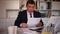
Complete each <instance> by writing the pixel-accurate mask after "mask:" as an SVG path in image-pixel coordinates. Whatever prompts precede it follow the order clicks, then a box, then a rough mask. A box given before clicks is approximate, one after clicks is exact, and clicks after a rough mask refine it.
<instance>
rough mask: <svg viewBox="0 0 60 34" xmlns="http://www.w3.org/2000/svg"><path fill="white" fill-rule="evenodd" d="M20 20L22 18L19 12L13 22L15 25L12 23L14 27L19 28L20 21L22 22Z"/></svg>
mask: <svg viewBox="0 0 60 34" xmlns="http://www.w3.org/2000/svg"><path fill="white" fill-rule="evenodd" d="M21 18H22V17H21V12H19V13H18V17H17V19H16V20H15V23H14V25H15V26H18V27H20V24H21V20H22V19H21Z"/></svg>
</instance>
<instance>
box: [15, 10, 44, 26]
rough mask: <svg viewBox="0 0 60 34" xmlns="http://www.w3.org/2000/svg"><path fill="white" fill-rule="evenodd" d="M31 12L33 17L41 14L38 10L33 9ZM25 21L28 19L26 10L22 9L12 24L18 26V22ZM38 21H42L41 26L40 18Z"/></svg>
mask: <svg viewBox="0 0 60 34" xmlns="http://www.w3.org/2000/svg"><path fill="white" fill-rule="evenodd" d="M33 14H34V18H39V17H41V14H40V13H39V12H36V11H34V12H33ZM27 21H28V18H27V10H23V11H20V12H19V14H18V17H17V19H16V21H15V24H14V25H15V26H18V27H20V24H21V23H22V22H24V23H27ZM40 22H41V23H42V26H43V22H42V20H40Z"/></svg>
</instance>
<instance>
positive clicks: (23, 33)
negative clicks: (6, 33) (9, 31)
mask: <svg viewBox="0 0 60 34" xmlns="http://www.w3.org/2000/svg"><path fill="white" fill-rule="evenodd" d="M17 34H40V33H39V32H36V31H32V30H29V29H28V28H18V31H17Z"/></svg>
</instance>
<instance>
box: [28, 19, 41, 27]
mask: <svg viewBox="0 0 60 34" xmlns="http://www.w3.org/2000/svg"><path fill="white" fill-rule="evenodd" d="M40 20H41V18H29V19H28V22H27V24H28V27H36V25H37V24H38V23H39V22H40Z"/></svg>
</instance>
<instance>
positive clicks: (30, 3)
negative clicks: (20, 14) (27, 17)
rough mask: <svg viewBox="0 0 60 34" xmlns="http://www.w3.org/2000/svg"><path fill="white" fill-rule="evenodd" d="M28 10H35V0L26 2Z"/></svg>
mask: <svg viewBox="0 0 60 34" xmlns="http://www.w3.org/2000/svg"><path fill="white" fill-rule="evenodd" d="M26 7H27V10H28V11H29V12H30V13H31V12H33V10H34V7H35V2H34V1H33V0H28V1H27V4H26Z"/></svg>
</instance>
